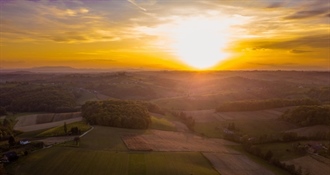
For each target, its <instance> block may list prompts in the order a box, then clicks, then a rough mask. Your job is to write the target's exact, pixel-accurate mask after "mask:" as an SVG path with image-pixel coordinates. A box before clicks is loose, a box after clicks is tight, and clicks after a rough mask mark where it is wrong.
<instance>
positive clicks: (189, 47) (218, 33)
mask: <svg viewBox="0 0 330 175" xmlns="http://www.w3.org/2000/svg"><path fill="white" fill-rule="evenodd" d="M230 25H231V24H230V23H228V21H226V20H223V21H219V20H214V19H207V18H202V17H194V18H190V19H186V20H182V21H180V23H178V25H177V26H176V27H175V29H174V30H173V36H172V38H173V39H174V44H173V46H172V47H173V50H174V52H175V54H176V55H177V56H178V57H179V59H181V60H182V61H183V62H185V63H186V64H189V65H190V66H192V67H194V68H197V69H207V68H210V67H212V66H215V65H216V64H217V63H219V62H221V61H222V60H224V59H226V57H228V53H226V52H225V51H224V49H225V48H226V46H227V43H228V40H229V33H230V31H229V30H230Z"/></svg>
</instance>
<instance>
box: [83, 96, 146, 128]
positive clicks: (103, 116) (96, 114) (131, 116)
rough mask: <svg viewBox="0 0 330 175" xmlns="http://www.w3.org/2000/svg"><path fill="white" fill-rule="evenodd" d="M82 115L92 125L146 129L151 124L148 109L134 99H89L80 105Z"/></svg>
mask: <svg viewBox="0 0 330 175" xmlns="http://www.w3.org/2000/svg"><path fill="white" fill-rule="evenodd" d="M82 116H83V117H84V118H85V119H86V121H87V122H89V123H90V124H92V125H103V126H112V127H121V128H132V129H147V128H148V127H149V125H150V124H151V118H150V115H149V113H148V110H147V108H146V107H144V106H143V105H141V104H139V103H138V102H136V101H128V100H106V101H89V102H86V103H85V104H84V105H83V106H82Z"/></svg>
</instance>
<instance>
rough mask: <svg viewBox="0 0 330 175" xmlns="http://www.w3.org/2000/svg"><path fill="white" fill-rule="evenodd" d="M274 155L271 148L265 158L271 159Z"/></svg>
mask: <svg viewBox="0 0 330 175" xmlns="http://www.w3.org/2000/svg"><path fill="white" fill-rule="evenodd" d="M272 157H273V152H272V151H271V150H268V151H267V153H266V155H265V159H266V160H271V158H272Z"/></svg>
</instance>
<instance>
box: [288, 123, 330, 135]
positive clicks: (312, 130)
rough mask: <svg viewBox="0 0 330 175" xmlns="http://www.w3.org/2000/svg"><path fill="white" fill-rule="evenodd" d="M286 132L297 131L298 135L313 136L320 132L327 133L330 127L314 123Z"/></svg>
mask: <svg viewBox="0 0 330 175" xmlns="http://www.w3.org/2000/svg"><path fill="white" fill-rule="evenodd" d="M286 132H294V133H297V134H298V136H305V137H309V136H315V135H318V134H320V133H328V132H330V127H329V126H326V125H315V126H308V127H302V128H297V129H292V130H288V131H286Z"/></svg>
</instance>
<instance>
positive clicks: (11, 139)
mask: <svg viewBox="0 0 330 175" xmlns="http://www.w3.org/2000/svg"><path fill="white" fill-rule="evenodd" d="M8 144H9V146H15V144H16V141H15V137H14V136H12V135H11V136H10V137H9V138H8Z"/></svg>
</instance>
